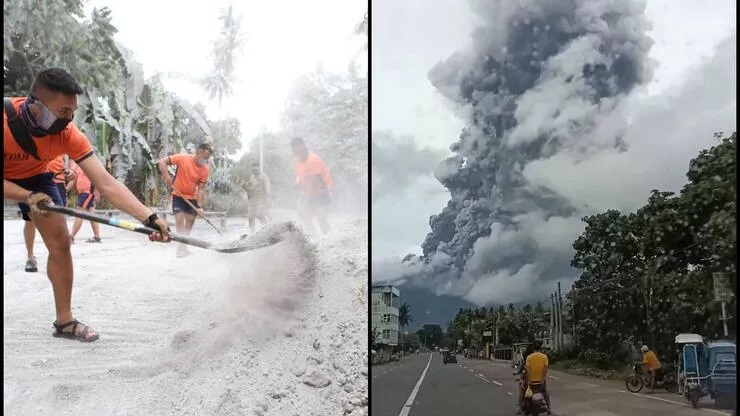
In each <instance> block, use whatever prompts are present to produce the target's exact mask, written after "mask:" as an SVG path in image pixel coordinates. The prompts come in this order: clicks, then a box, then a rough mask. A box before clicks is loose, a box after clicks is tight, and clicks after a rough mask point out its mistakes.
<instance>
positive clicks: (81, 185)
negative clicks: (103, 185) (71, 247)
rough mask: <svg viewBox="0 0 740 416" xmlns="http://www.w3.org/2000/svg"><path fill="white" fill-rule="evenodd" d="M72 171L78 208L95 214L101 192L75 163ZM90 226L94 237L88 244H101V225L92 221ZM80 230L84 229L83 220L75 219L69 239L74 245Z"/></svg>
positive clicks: (72, 183)
mask: <svg viewBox="0 0 740 416" xmlns="http://www.w3.org/2000/svg"><path fill="white" fill-rule="evenodd" d="M72 171H73V172H74V173H75V178H74V179H73V180H72V182H71V183H70V185H73V186H74V187H75V188H76V189H77V205H76V207H77V208H80V209H84V210H86V211H90V212H93V211H94V210H95V202H96V201H98V202H99V201H100V192H98V190H97V189H95V185H93V184H92V182H90V178H88V177H87V175H85V172H84V171H83V170H82V169H80V167H79V166H77V164H76V163H74V162H72ZM90 226H91V227H92V230H93V236H92V237H91V238H90V239H88V240H87V242H88V243H100V242H101V241H102V240H101V238H100V224H98V223H97V222H95V221H90ZM80 228H82V218H75V223H74V225H72V234H71V235H70V237H69V238H70V241H71V242H72V244H74V242H75V237H76V236H77V233H79V232H80Z"/></svg>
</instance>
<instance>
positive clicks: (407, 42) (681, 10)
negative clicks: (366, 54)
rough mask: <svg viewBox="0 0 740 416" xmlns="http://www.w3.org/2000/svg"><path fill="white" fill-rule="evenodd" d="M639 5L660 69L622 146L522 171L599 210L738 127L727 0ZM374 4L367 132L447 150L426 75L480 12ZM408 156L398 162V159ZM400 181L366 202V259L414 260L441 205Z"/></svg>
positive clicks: (621, 202) (439, 102) (674, 182)
mask: <svg viewBox="0 0 740 416" xmlns="http://www.w3.org/2000/svg"><path fill="white" fill-rule="evenodd" d="M647 4H648V6H647V10H646V14H647V17H648V18H649V19H650V20H651V21H652V24H653V30H652V31H651V32H650V36H651V37H652V39H653V40H654V41H655V44H654V45H653V47H652V49H651V51H650V57H651V58H653V59H654V60H655V61H656V62H657V65H658V66H657V68H656V69H655V72H654V77H653V81H652V82H651V83H650V84H649V85H648V86H647V88H646V91H643V92H641V93H639V95H635V96H634V97H631V98H630V100H629V103H630V105H629V110H628V111H629V113H630V114H631V118H632V120H633V125H632V127H631V129H630V130H629V131H628V136H627V139H628V142H629V144H630V146H631V148H630V151H628V152H627V153H625V154H622V155H613V154H611V153H608V152H605V153H604V154H602V155H598V156H595V157H594V158H593V159H592V160H590V161H587V162H586V163H582V164H580V165H579V166H578V167H575V165H574V164H573V163H572V161H570V160H569V159H568V158H567V157H562V158H551V159H549V160H547V161H537V162H535V163H532V166H530V168H529V170H528V171H526V175H527V177H528V179H530V180H531V181H533V182H535V183H540V184H544V185H547V186H549V187H551V188H552V189H555V190H557V191H558V192H560V193H562V194H564V195H565V196H567V197H568V198H569V199H571V200H572V201H574V202H577V203H579V204H587V205H589V206H592V207H594V208H596V209H608V208H618V209H634V208H636V207H637V206H639V205H642V204H643V203H644V201H645V200H646V199H647V196H648V192H649V190H650V189H653V188H660V189H665V190H677V189H678V188H679V187H680V186H681V185H682V184H683V183H685V177H684V174H685V172H686V169H687V167H688V162H689V159H690V158H692V157H694V156H695V155H696V154H697V153H698V151H699V150H700V149H702V148H706V147H709V146H711V145H713V144H714V143H713V141H712V140H713V139H712V133H713V132H715V131H717V130H724V131H731V129H734V128H735V126H736V120H735V106H736V103H735V100H736V99H735V95H734V90H735V85H736V80H735V44H736V42H735V41H734V38H733V39H732V41H728V38H729V37H730V36H731V34H733V33H734V31H735V28H736V21H735V4H734V2H707V1H706V0H681V1H675V0H647ZM710 4H711V7H710V6H709V5H710ZM372 7H373V8H372V13H373V16H372V50H371V53H372V72H371V74H372V124H373V125H372V128H373V130H389V131H392V132H394V133H396V134H397V135H412V136H413V137H414V138H415V140H416V142H417V145H418V146H419V147H428V148H437V149H440V151H442V152H447V147H448V146H449V145H450V144H451V143H452V142H454V141H455V140H456V139H457V136H458V135H459V132H460V129H461V128H462V127H463V126H464V122H463V121H462V120H461V119H459V118H457V117H455V116H454V115H453V110H452V109H451V106H450V105H449V104H447V103H446V102H445V100H444V99H443V98H441V97H440V96H439V94H438V93H436V91H435V89H434V88H433V87H432V85H431V84H430V82H429V80H428V77H427V73H428V71H429V70H430V69H431V68H432V66H434V65H435V64H436V63H438V62H439V61H442V60H445V59H446V58H448V57H449V56H450V55H451V54H452V53H453V52H454V51H455V50H464V49H465V48H466V47H467V46H468V45H469V44H470V41H469V39H470V33H471V31H472V29H473V28H474V27H475V24H476V19H477V17H476V16H475V15H473V14H472V13H471V12H470V11H469V9H468V7H467V6H466V2H462V1H459V0H405V1H402V2H399V1H395V0H372ZM723 41H724V42H725V43H724V44H722V42H723ZM720 45H722V46H721V47H720V48H719V49H718V46H720ZM408 157H409V156H408V155H407V154H403V155H399V158H398V160H397V163H399V164H401V165H403V164H404V159H407V158H408ZM374 168H378V169H379V167H377V166H374ZM381 168H382V167H381ZM376 174H378V172H377V171H375V170H374V171H373V175H376ZM404 183H408V185H406V187H405V189H404V190H403V192H396V193H395V194H393V195H389V196H387V197H384V198H380V199H378V200H377V201H375V203H374V204H373V222H372V225H373V235H372V250H373V251H372V257H373V259H372V261H373V262H374V264H377V263H380V262H383V261H386V260H387V259H389V258H390V259H399V258H400V257H402V256H403V255H405V254H407V253H410V252H414V253H417V254H419V253H420V251H421V250H420V248H419V245H420V243H421V242H422V241H423V240H424V236H425V235H426V233H427V232H429V225H428V218H429V216H430V215H432V214H436V213H438V212H439V211H440V210H441V209H442V207H443V206H444V205H445V204H446V203H447V200H448V196H447V194H446V193H445V191H444V189H443V188H442V187H441V185H439V184H438V183H436V182H435V181H434V180H432V179H430V178H429V176H419V178H418V179H417V180H416V181H411V182H409V181H405V182H404ZM576 225H577V224H576ZM559 231H561V232H562V233H563V234H562V236H560V235H553V236H549V238H552V239H554V240H558V241H555V242H554V244H564V245H567V246H569V245H570V244H571V243H572V237H573V236H572V235H571V234H573V232H572V227H571V226H566V227H560V230H559ZM541 238H543V239H546V238H548V236H542V237H541ZM559 239H562V241H559ZM569 239H570V240H569ZM477 300H479V299H477Z"/></svg>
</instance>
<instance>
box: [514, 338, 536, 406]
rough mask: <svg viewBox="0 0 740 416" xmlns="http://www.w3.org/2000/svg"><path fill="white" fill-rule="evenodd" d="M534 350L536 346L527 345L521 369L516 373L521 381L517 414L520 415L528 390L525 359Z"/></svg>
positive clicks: (520, 364)
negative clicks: (525, 393)
mask: <svg viewBox="0 0 740 416" xmlns="http://www.w3.org/2000/svg"><path fill="white" fill-rule="evenodd" d="M533 352H534V347H533V346H532V345H531V344H530V345H527V348H526V349H525V351H524V355H523V357H524V359H522V360H521V361H520V363H519V370H517V372H516V374H517V375H518V376H520V378H521V382H520V383H519V409H518V410H517V412H516V414H518V415H520V414H522V409H524V392H525V391H527V373H526V372H525V370H526V369H527V367H526V362H525V359H526V358H527V357H529V354H532V353H533Z"/></svg>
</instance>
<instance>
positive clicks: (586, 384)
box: [583, 383, 599, 387]
mask: <svg viewBox="0 0 740 416" xmlns="http://www.w3.org/2000/svg"><path fill="white" fill-rule="evenodd" d="M583 385H584V386H589V387H599V386H598V385H596V384H593V383H583Z"/></svg>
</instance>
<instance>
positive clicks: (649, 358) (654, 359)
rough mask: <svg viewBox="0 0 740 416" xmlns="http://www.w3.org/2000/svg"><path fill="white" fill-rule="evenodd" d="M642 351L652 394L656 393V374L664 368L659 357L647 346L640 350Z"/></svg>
mask: <svg viewBox="0 0 740 416" xmlns="http://www.w3.org/2000/svg"><path fill="white" fill-rule="evenodd" d="M640 350H641V351H642V364H643V366H644V367H645V371H647V375H648V386H650V393H653V392H654V391H655V374H656V373H657V372H658V371H659V370H660V369H661V368H662V367H663V366H662V365H661V364H660V360H659V359H658V356H657V355H656V354H655V353H654V352H653V351H651V350H650V348H648V346H647V345H643V346H642V348H641V349H640Z"/></svg>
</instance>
